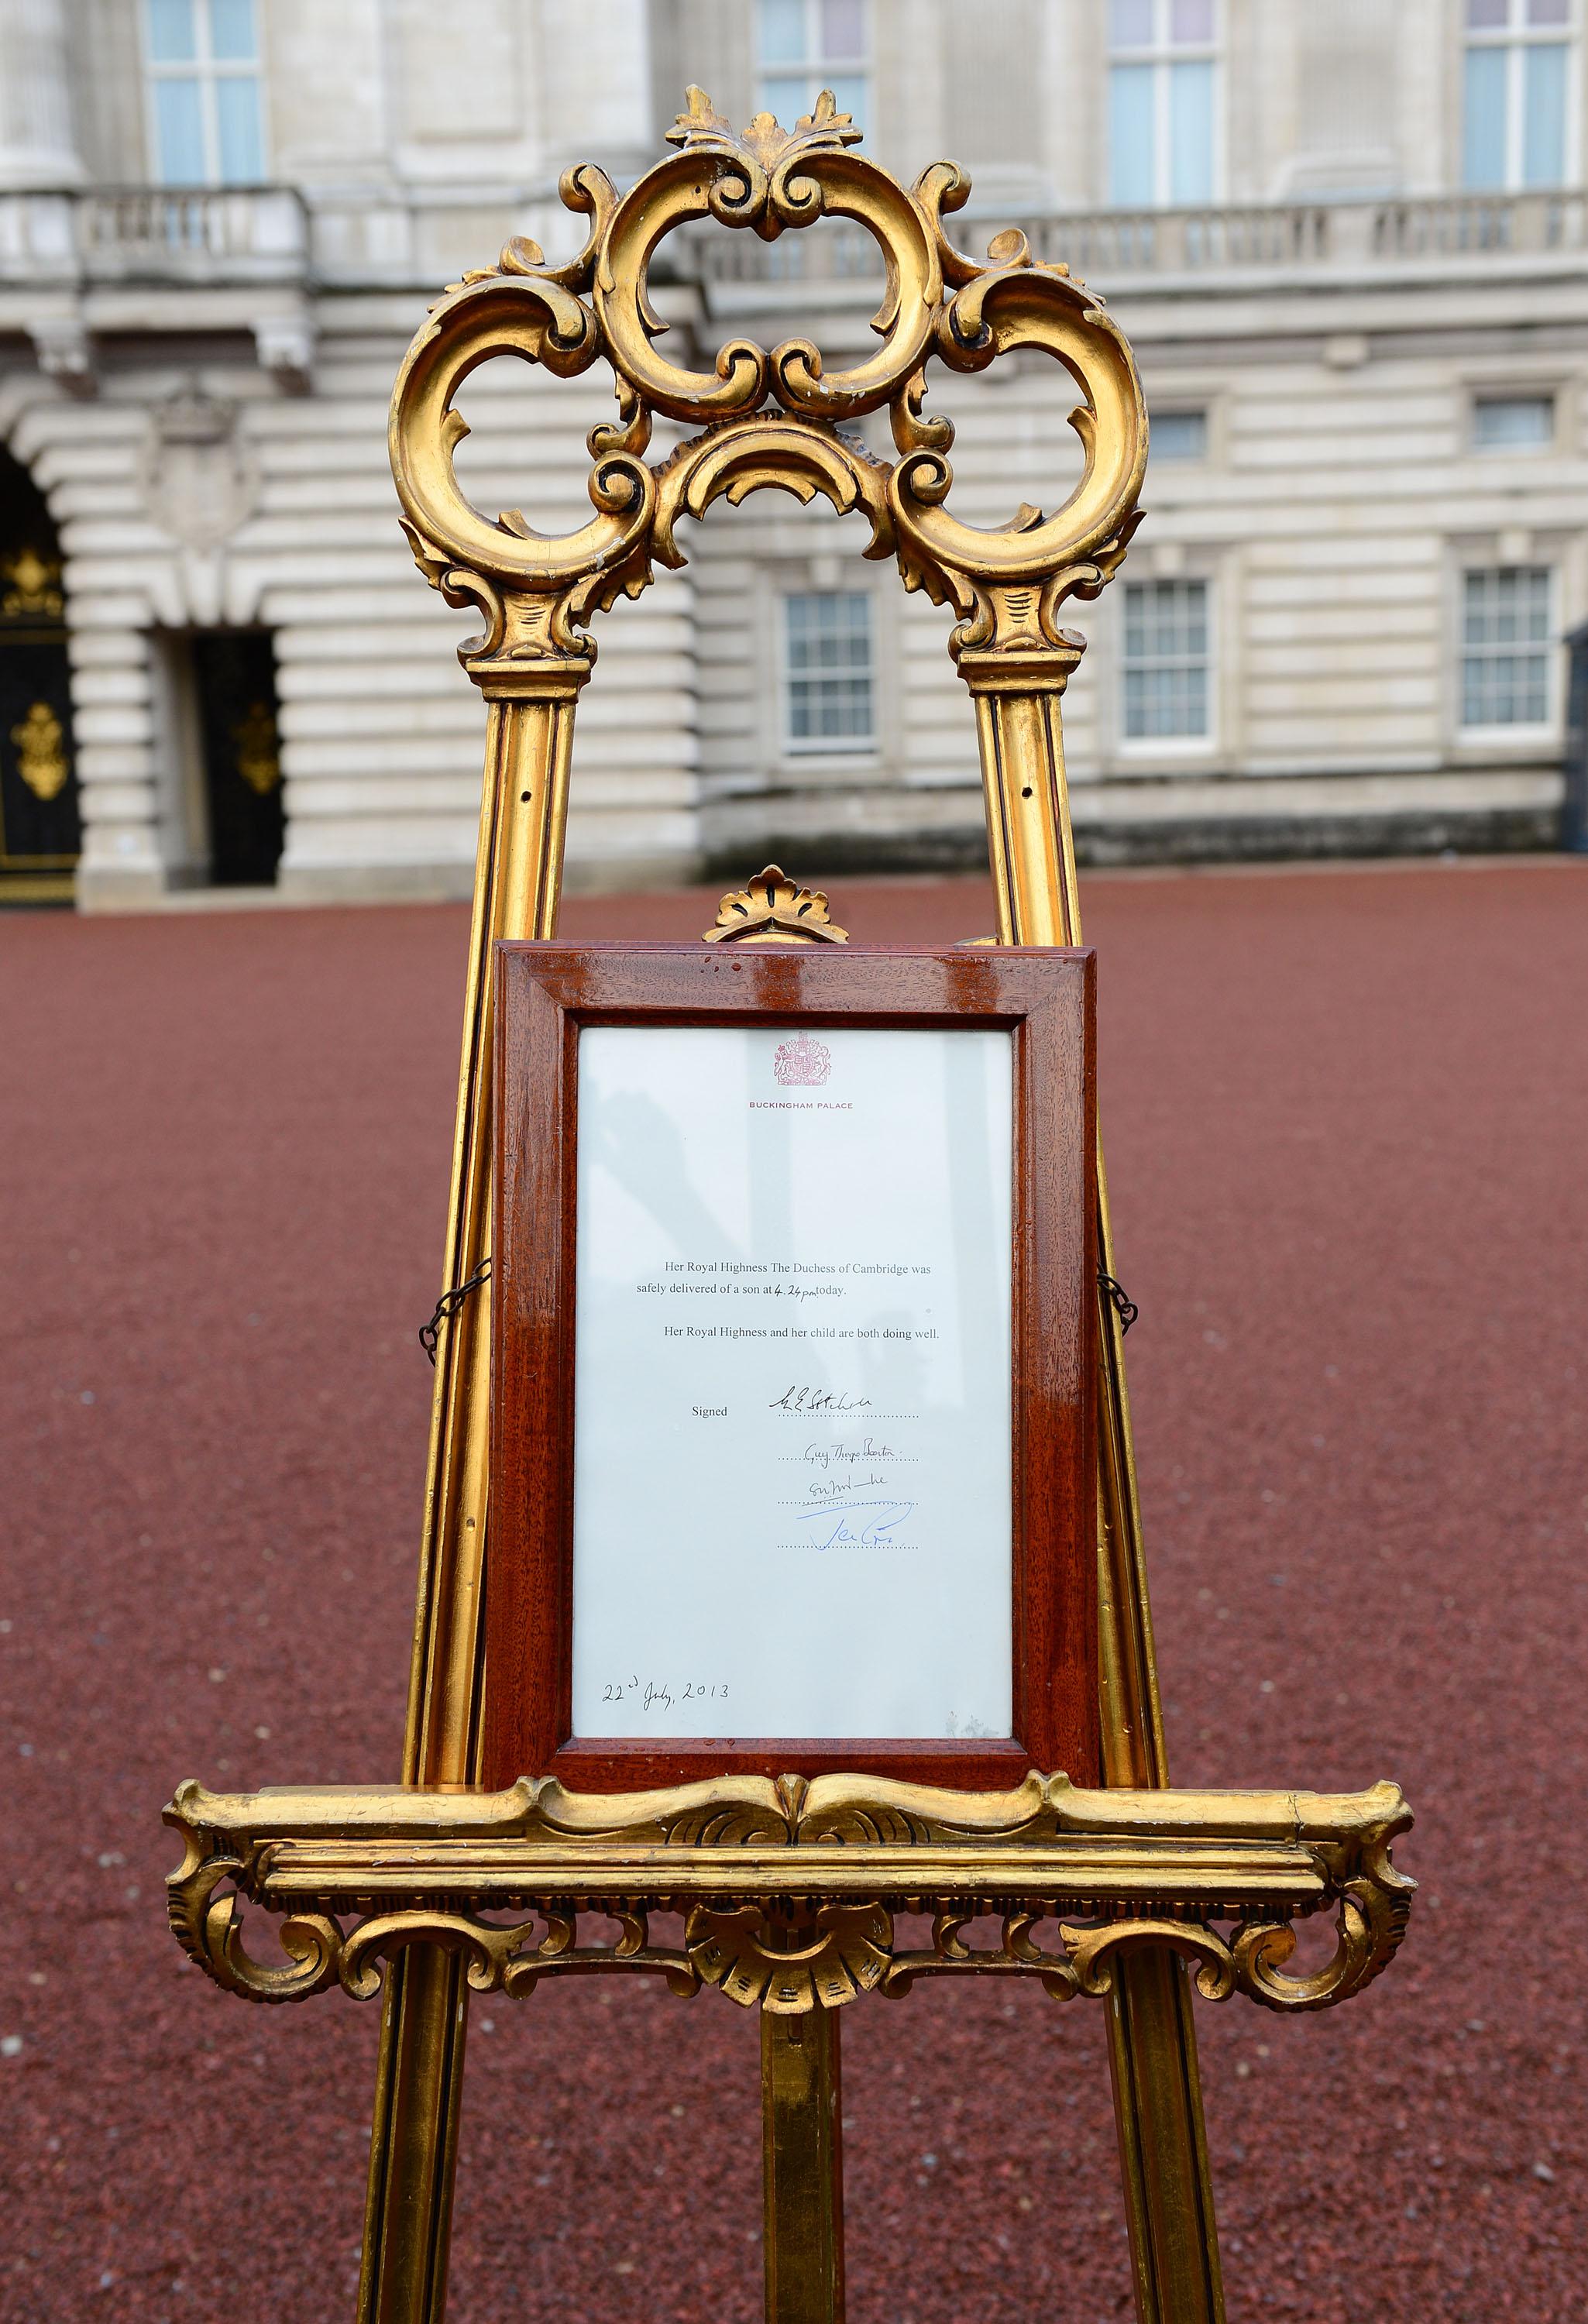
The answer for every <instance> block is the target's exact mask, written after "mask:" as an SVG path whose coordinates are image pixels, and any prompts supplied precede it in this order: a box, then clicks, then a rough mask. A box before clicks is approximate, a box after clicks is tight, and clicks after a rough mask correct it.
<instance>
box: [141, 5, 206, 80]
mask: <svg viewBox="0 0 1588 2324" xmlns="http://www.w3.org/2000/svg"><path fill="white" fill-rule="evenodd" d="M195 37H196V36H195V32H194V27H193V0H149V54H150V56H151V58H152V60H153V61H154V62H155V63H156V64H157V65H170V64H187V63H188V62H189V60H191V59H192V58H193V57H195V56H197V54H198V49H197V47H196V46H195Z"/></svg>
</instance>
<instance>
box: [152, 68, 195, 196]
mask: <svg viewBox="0 0 1588 2324" xmlns="http://www.w3.org/2000/svg"><path fill="white" fill-rule="evenodd" d="M154 136H155V143H156V144H157V145H158V147H159V151H158V152H157V153H156V155H155V164H156V167H157V168H158V170H159V171H160V182H161V184H162V186H202V185H204V184H206V183H207V182H208V177H209V171H208V166H207V164H206V161H205V158H204V111H203V106H202V103H201V100H200V96H199V83H198V82H197V81H196V80H189V79H187V78H181V79H176V78H173V79H171V80H157V81H156V82H155V84H154Z"/></svg>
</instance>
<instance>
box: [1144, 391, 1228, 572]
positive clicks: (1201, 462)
mask: <svg viewBox="0 0 1588 2324" xmlns="http://www.w3.org/2000/svg"><path fill="white" fill-rule="evenodd" d="M1186 419H1199V420H1201V422H1202V449H1201V451H1200V452H1188V453H1181V454H1179V455H1178V456H1177V455H1176V454H1174V453H1173V452H1165V453H1162V454H1161V455H1159V457H1160V458H1161V459H1162V462H1163V465H1164V466H1165V467H1166V468H1205V467H1206V466H1208V464H1209V462H1210V461H1211V460H1212V458H1213V456H1214V445H1213V436H1214V415H1213V405H1212V402H1211V401H1209V400H1208V399H1207V398H1205V397H1200V396H1195V395H1184V396H1181V395H1177V396H1166V397H1162V398H1160V399H1159V401H1157V402H1156V403H1149V405H1148V407H1147V457H1148V459H1149V462H1150V461H1151V459H1152V457H1153V450H1152V437H1153V431H1154V429H1156V428H1157V426H1158V424H1159V421H1160V420H1186ZM1202 578H1203V576H1202V575H1201V574H1196V573H1193V574H1187V575H1186V579H1187V580H1193V581H1198V580H1201V579H1202Z"/></svg>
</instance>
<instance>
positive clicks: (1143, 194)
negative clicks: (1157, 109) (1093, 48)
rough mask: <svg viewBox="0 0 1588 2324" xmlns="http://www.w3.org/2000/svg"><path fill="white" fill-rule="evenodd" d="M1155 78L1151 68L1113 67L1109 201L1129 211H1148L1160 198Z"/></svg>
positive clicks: (1110, 91)
mask: <svg viewBox="0 0 1588 2324" xmlns="http://www.w3.org/2000/svg"><path fill="white" fill-rule="evenodd" d="M1152 75H1153V68H1152V67H1151V66H1150V65H1114V66H1113V67H1111V69H1110V71H1109V76H1108V175H1109V198H1110V200H1111V201H1113V202H1116V203H1118V204H1119V205H1120V206H1121V207H1122V208H1126V209H1145V208H1148V207H1149V204H1150V203H1151V202H1152V201H1153V200H1154V199H1155V198H1156V195H1157V189H1156V187H1155V185H1154V182H1153V138H1152Z"/></svg>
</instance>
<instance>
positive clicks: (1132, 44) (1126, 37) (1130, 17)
mask: <svg viewBox="0 0 1588 2324" xmlns="http://www.w3.org/2000/svg"><path fill="white" fill-rule="evenodd" d="M1108 38H1109V44H1110V46H1111V47H1113V48H1116V49H1149V48H1150V47H1151V46H1152V0H1111V5H1110V7H1109V12H1108Z"/></svg>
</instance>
